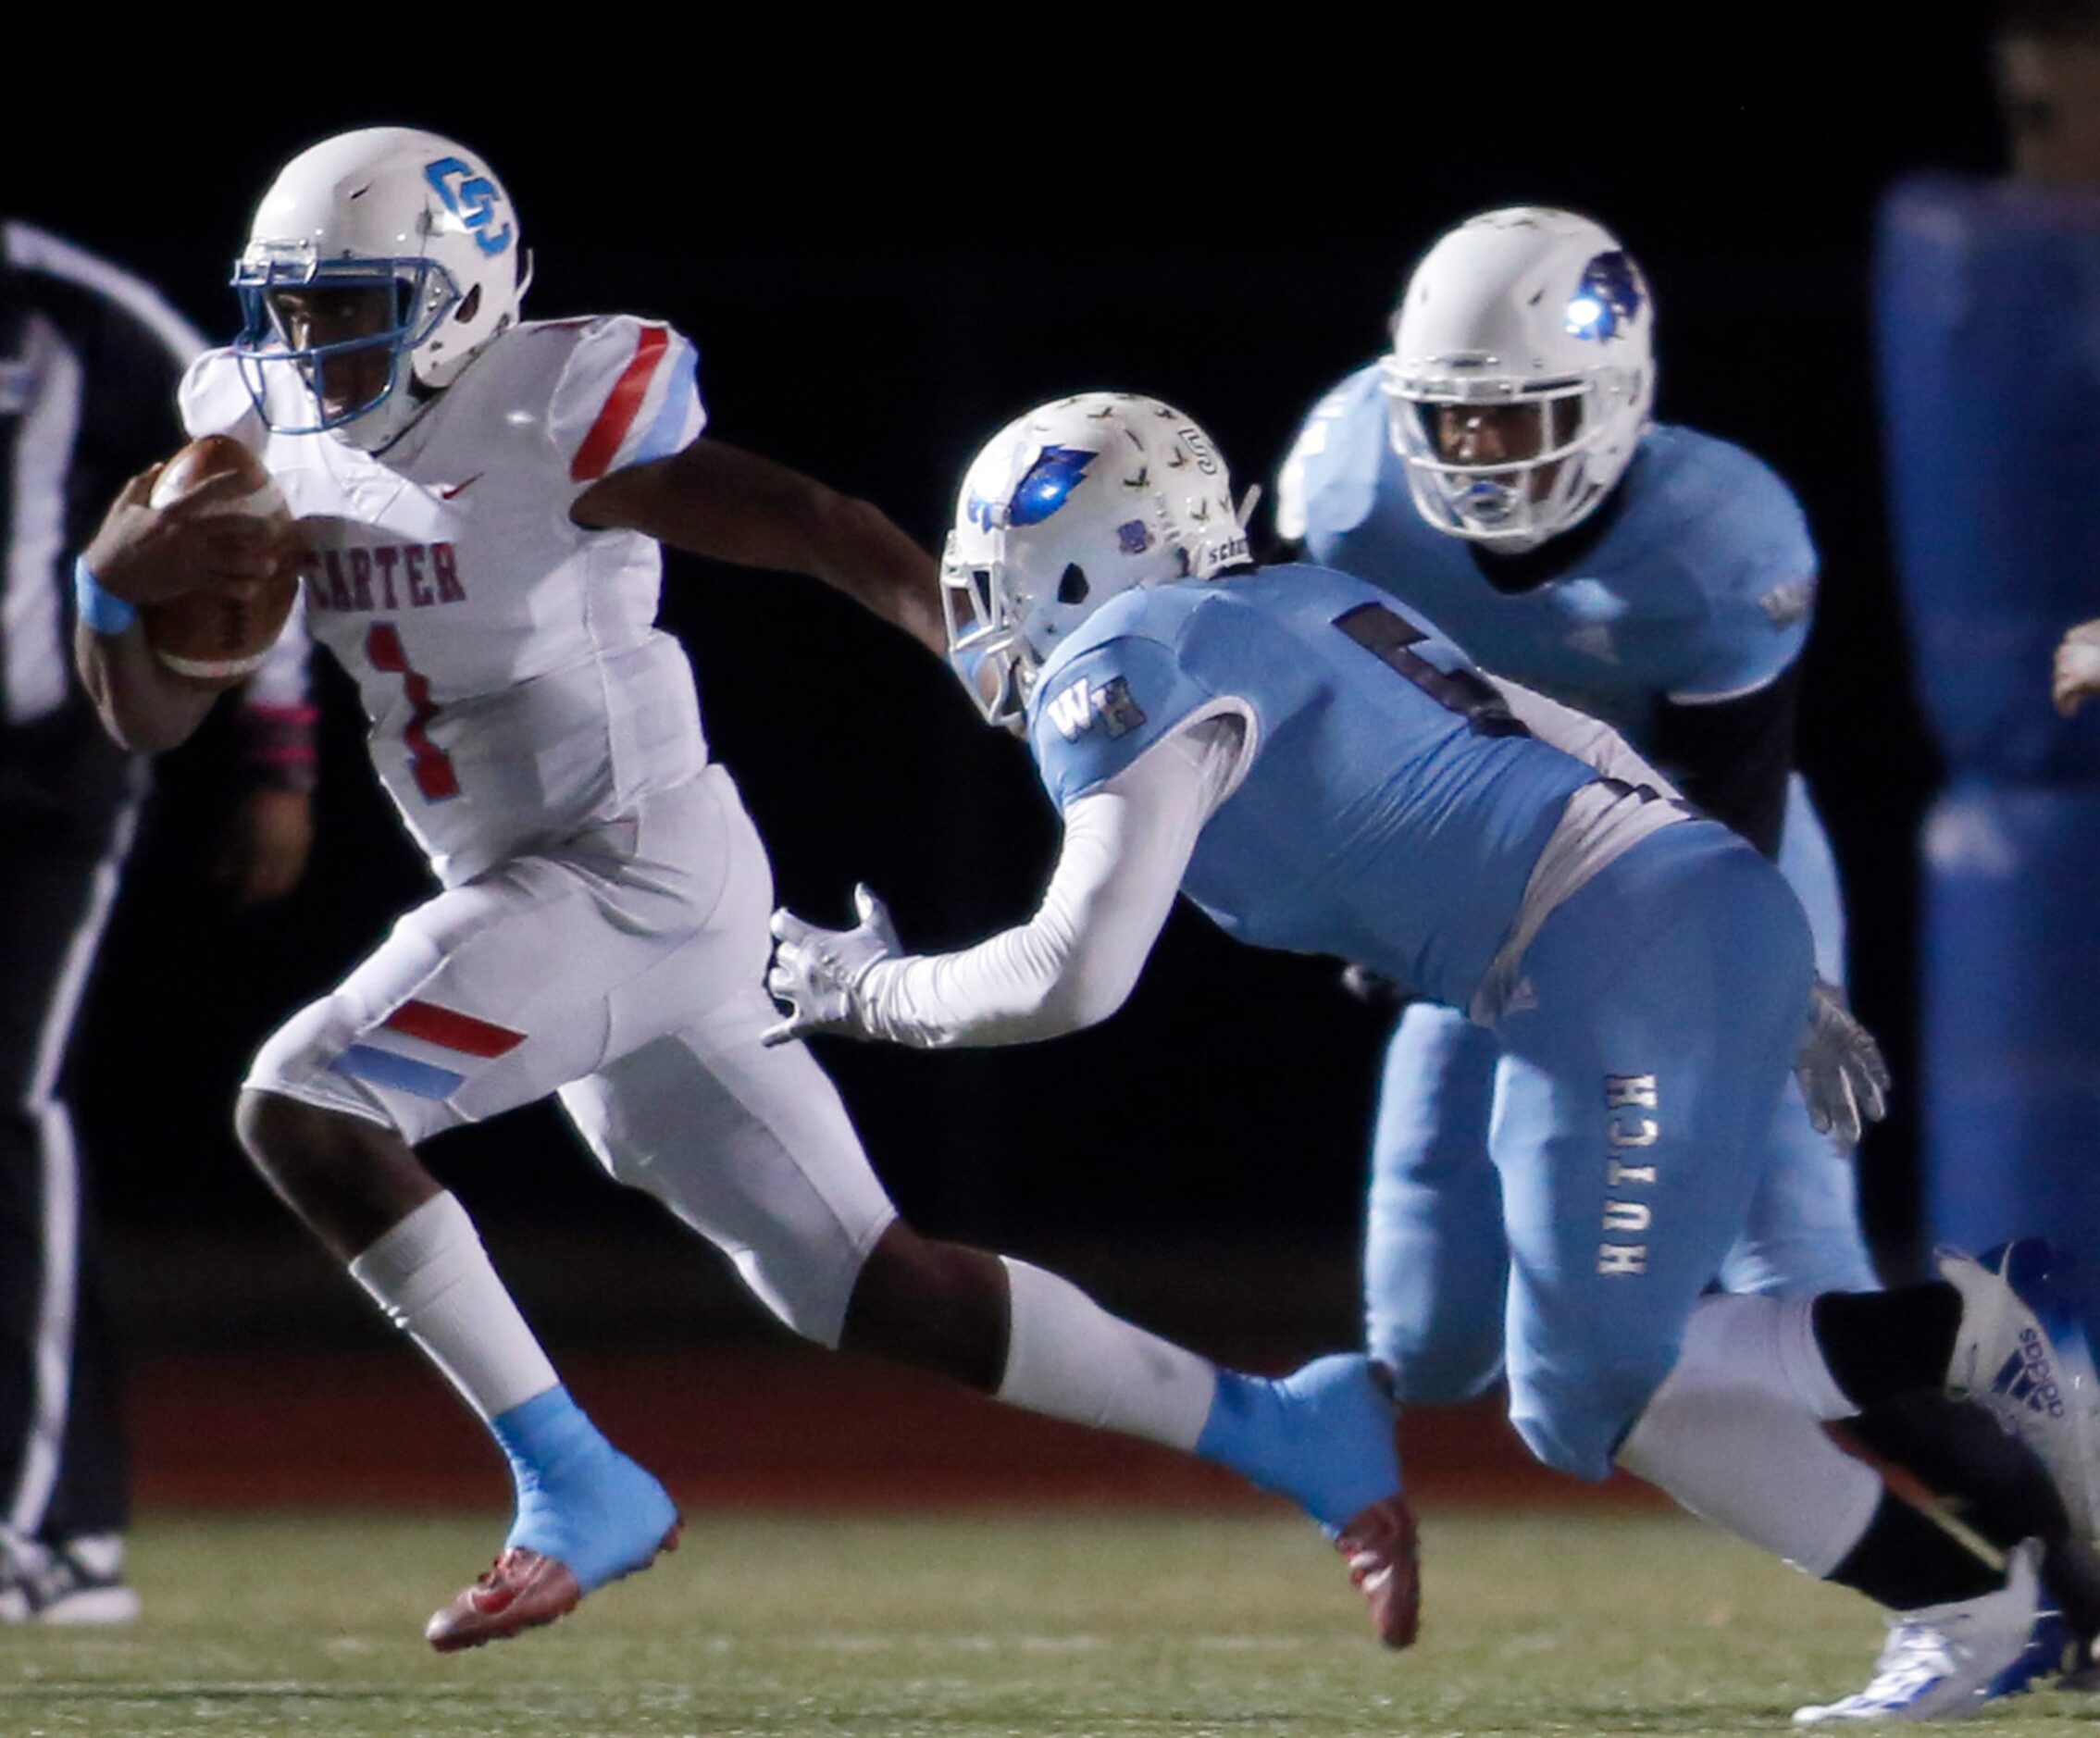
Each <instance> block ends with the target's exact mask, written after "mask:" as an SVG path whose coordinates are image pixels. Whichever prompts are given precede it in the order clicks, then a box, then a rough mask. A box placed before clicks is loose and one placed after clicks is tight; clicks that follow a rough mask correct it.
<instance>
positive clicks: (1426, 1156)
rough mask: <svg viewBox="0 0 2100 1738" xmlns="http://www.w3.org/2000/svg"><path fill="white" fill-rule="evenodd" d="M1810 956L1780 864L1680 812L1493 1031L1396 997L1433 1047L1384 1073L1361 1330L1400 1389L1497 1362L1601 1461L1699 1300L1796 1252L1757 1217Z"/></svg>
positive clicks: (1541, 1451) (1597, 1474)
mask: <svg viewBox="0 0 2100 1738" xmlns="http://www.w3.org/2000/svg"><path fill="white" fill-rule="evenodd" d="M1811 951H1812V942H1811V937H1810V935H1809V929H1808V923H1807V921H1806V919H1805V917H1804V916H1803V913H1802V911H1801V907H1800V905H1799V903H1798V902H1797V900H1796V898H1795V897H1794V895H1793V894H1792V893H1791V892H1790V891H1789V889H1788V888H1787V885H1786V883H1785V882H1784V881H1783V880H1782V879H1781V878H1780V876H1779V875H1778V874H1777V873H1776V872H1775V871H1774V870H1773V869H1772V867H1771V865H1770V864H1769V863H1766V862H1765V861H1764V860H1763V859H1762V858H1760V857H1759V856H1758V854H1757V853H1756V852H1755V851H1753V850H1750V849H1749V848H1748V847H1747V846H1746V845H1743V844H1742V843H1741V842H1740V841H1738V840H1736V839H1735V838H1733V835H1731V834H1729V833H1727V832H1726V831H1725V830H1724V829H1723V828H1721V827H1720V826H1717V825H1715V824H1712V823H1687V824H1684V825H1683V826H1672V827H1669V828H1666V829H1665V830H1664V831H1663V832H1661V833H1659V834H1656V835H1654V836H1653V837H1652V838H1648V839H1646V840H1644V841H1643V842H1642V843H1641V844H1640V845H1638V846H1636V847H1635V848H1634V850H1631V851H1629V852H1628V853H1627V854H1626V855H1625V856H1624V857H1622V858H1621V859H1620V860H1619V861H1618V862H1617V863H1612V864H1610V865H1609V867H1608V868H1606V869H1605V870H1603V871H1602V872H1601V873H1600V874H1599V875H1597V878H1596V879H1595V880H1593V881H1592V882H1590V884H1589V885H1588V886H1587V887H1585V888H1583V889H1582V890H1581V891H1580V892H1578V893H1576V894H1575V895H1574V896H1573V898H1572V899H1571V900H1568V902H1567V903H1566V904H1564V905H1563V906H1561V907H1560V909H1559V911H1557V912H1554V913H1553V914H1552V915H1551V916H1550V917H1549V918H1548V919H1547V922H1546V924H1545V925H1543V926H1542V927H1541V929H1540V931H1539V934H1538V937H1537V938H1536V939H1535V941H1534V942H1533V943H1532V945H1531V948H1530V949H1529V950H1527V952H1526V954H1525V956H1524V961H1523V968H1522V977H1523V980H1524V982H1525V983H1526V984H1527V985H1528V987H1529V994H1528V995H1527V996H1526V997H1525V998H1524V999H1523V1005H1522V1009H1521V1011H1520V1012H1512V1013H1510V1014H1507V1015H1505V1016H1504V1018H1503V1020H1502V1022H1501V1024H1500V1026H1499V1028H1498V1031H1497V1033H1495V1034H1489V1033H1486V1032H1485V1031H1481V1030H1479V1029H1478V1028H1474V1027H1470V1026H1468V1025H1466V1024H1465V1023H1464V1022H1462V1021H1453V1020H1445V1021H1438V1022H1435V1024H1427V1023H1424V1024H1423V1025H1422V1026H1419V1027H1417V1026H1416V1025H1415V1022H1416V1017H1417V1015H1418V1013H1422V1012H1433V1011H1429V1010H1417V1009H1410V1011H1409V1016H1408V1023H1407V1027H1408V1028H1412V1029H1411V1030H1409V1029H1404V1030H1403V1037H1405V1038H1409V1039H1410V1049H1411V1053H1412V1057H1413V1058H1414V1059H1420V1058H1421V1057H1423V1055H1424V1054H1425V1053H1426V1054H1427V1055H1428V1056H1429V1058H1430V1060H1431V1061H1434V1062H1436V1063H1439V1064H1443V1065H1441V1066H1436V1067H1434V1068H1432V1069H1430V1070H1427V1071H1419V1072H1418V1070H1417V1069H1410V1074H1408V1075H1407V1076H1405V1077H1404V1084H1405V1089H1404V1090H1399V1091H1396V1090H1395V1086H1396V1076H1395V1075H1394V1074H1392V1073H1390V1072H1389V1073H1388V1074H1387V1079H1386V1101H1385V1103H1384V1104H1383V1105H1382V1107H1381V1115H1380V1136H1381V1144H1380V1149H1379V1151H1380V1160H1381V1171H1380V1174H1379V1178H1378V1186H1377V1187H1376V1189H1375V1190H1374V1192H1373V1210H1374V1219H1373V1233H1372V1245H1371V1247H1372V1251H1373V1262H1374V1265H1373V1267H1372V1269H1371V1273H1372V1278H1373V1306H1372V1326H1373V1341H1372V1344H1373V1350H1374V1351H1375V1352H1376V1353H1377V1355H1378V1356H1380V1357H1381V1358H1383V1359H1386V1361H1388V1362H1390V1363H1391V1364H1392V1365H1393V1367H1394V1370H1395V1373H1396V1378H1397V1380H1398V1384H1399V1393H1400V1397H1401V1398H1402V1399H1403V1401H1422V1400H1448V1399H1456V1398H1461V1397H1465V1396H1468V1395H1471V1394H1474V1393H1477V1392H1479V1390H1480V1389H1482V1388H1483V1387H1485V1385H1486V1384H1488V1383H1489V1382H1490V1381H1491V1380H1492V1379H1493V1377H1494V1375H1495V1373H1496V1372H1497V1370H1498V1369H1500V1368H1502V1367H1503V1365H1504V1363H1505V1362H1506V1364H1507V1369H1508V1374H1509V1380H1510V1418H1511V1420H1512V1421H1513V1422H1514V1423H1515V1424H1516V1425H1517V1428H1518V1429H1519V1431H1520V1432H1521V1433H1522V1434H1523V1436H1524V1438H1525V1440H1526V1442H1527V1443H1529V1444H1530V1446H1531V1447H1532V1449H1533V1451H1534V1452H1535V1454H1537V1455H1538V1457H1539V1458H1540V1459H1542V1460H1545V1461H1547V1463H1548V1464H1549V1465H1552V1466H1556V1467H1559V1468H1560V1469H1561V1470H1562V1471H1569V1472H1572V1473H1575V1474H1577V1475H1578V1476H1580V1477H1584V1478H1602V1477H1604V1476H1605V1475H1606V1473H1607V1472H1608V1471H1609V1469H1610V1460H1611V1456H1612V1453H1613V1452H1614V1450H1615V1449H1616V1447H1617V1446H1618V1444H1619V1441H1620V1439H1621V1438H1622V1436H1623V1435H1624V1434H1625V1433H1626V1431H1627V1430H1629V1429H1630V1428H1631V1427H1632V1425H1633V1422H1634V1419H1636V1418H1637V1417H1638V1416H1639V1414H1640V1411H1641V1409H1642V1408H1643V1407H1644V1406H1645V1405H1646V1403H1647V1399H1648V1397H1649V1396H1650V1395H1651V1394H1652V1393H1653V1392H1654V1390H1655V1388H1656V1386H1657V1385H1658V1384H1659V1383H1660V1382H1661V1380H1662V1378H1663V1377H1664V1375H1666V1374H1667V1373H1668V1372H1669V1370H1670V1368H1671V1364H1672V1363H1673V1362H1674V1361H1675V1359H1676V1355H1677V1348H1678V1343H1679V1340H1680V1338H1681V1336H1682V1334H1683V1331H1684V1322H1685V1321H1686V1320H1687V1319H1688V1317H1689V1315H1690V1313H1691V1310H1692V1307H1693V1305H1694V1303H1695V1302H1696V1299H1697V1297H1698V1296H1699V1294H1700V1293H1701V1292H1702V1291H1703V1290H1704V1289H1706V1287H1707V1285H1709V1282H1710V1281H1711V1280H1712V1279H1713V1278H1714V1276H1715V1275H1716V1274H1717V1273H1719V1272H1721V1271H1722V1269H1723V1266H1724V1264H1726V1263H1729V1262H1731V1261H1732V1260H1735V1261H1736V1265H1737V1266H1738V1267H1739V1268H1740V1269H1741V1270H1742V1271H1744V1272H1749V1271H1750V1270H1751V1268H1752V1267H1753V1266H1754V1265H1755V1262H1756V1261H1757V1260H1770V1259H1772V1258H1773V1256H1774V1255H1775V1253H1776V1251H1777V1250H1778V1249H1780V1248H1784V1247H1790V1239H1788V1238H1785V1237H1779V1238H1767V1239H1764V1240H1763V1241H1762V1242H1760V1240H1759V1239H1758V1238H1756V1237H1753V1236H1751V1235H1747V1234H1748V1233H1749V1231H1750V1228H1751V1227H1752V1225H1753V1223H1755V1222H1756V1221H1757V1219H1758V1216H1759V1215H1760V1214H1762V1213H1764V1212H1765V1211H1766V1210H1767V1208H1768V1207H1769V1206H1770V1204H1771V1203H1772V1202H1773V1201H1774V1200H1775V1199H1776V1192H1775V1190H1774V1189H1773V1187H1772V1186H1771V1173H1773V1172H1774V1171H1775V1170H1777V1169H1778V1168H1779V1166H1778V1163H1777V1152H1778V1148H1777V1146H1776V1144H1775V1143H1774V1142H1773V1141H1772V1140H1771V1138H1770V1131H1771V1129H1772V1128H1773V1126H1774V1123H1775V1119H1776V1116H1777V1113H1778V1111H1779V1110H1780V1105H1781V1100H1782V1095H1783V1090H1784V1089H1785V1088H1786V1087H1787V1086H1789V1084H1790V1082H1791V1072H1792V1063H1793V1058H1794V1052H1795V1049H1796V1046H1797V1044H1798V1042H1799V1039H1800V1036H1801V1031H1802V1027H1803V1024H1804V1021H1805V1019H1806V1016H1807V1009H1808V987H1809V983H1810V979H1811V975H1812V969H1813V968H1812V965H1811ZM1432 1038H1434V1039H1440V1040H1443V1042H1442V1044H1441V1047H1440V1048H1433V1047H1432V1046H1431V1045H1430V1044H1429V1043H1428V1042H1427V1040H1429V1039H1432ZM1491 1083H1492V1091H1491V1090H1490V1084H1491ZM1491 1101H1492V1103H1493V1107H1494V1109H1493V1114H1492V1117H1490V1115H1489V1111H1488V1106H1489V1104H1490V1102H1491ZM1795 1108H1796V1111H1797V1110H1798V1105H1797V1104H1796V1107H1795ZM1805 1125H1806V1124H1805V1119H1804V1126H1805ZM1819 1138H1820V1137H1819ZM1393 1151H1405V1152H1407V1153H1408V1154H1409V1156H1410V1161H1409V1162H1408V1163H1407V1164H1406V1165H1405V1166H1401V1167H1393V1168H1386V1166H1385V1164H1384V1161H1385V1159H1386V1155H1387V1154H1388V1153H1389V1152H1393ZM1788 1194H1789V1198H1791V1199H1793V1200H1794V1202H1795V1207H1794V1208H1793V1209H1792V1211H1794V1212H1796V1214H1797V1215H1798V1213H1799V1212H1800V1210H1801V1209H1800V1192H1799V1191H1798V1190H1793V1191H1789V1192H1788ZM1846 1203H1847V1205H1848V1204H1849V1196H1848V1195H1847V1197H1846ZM1846 1220H1847V1223H1849V1214H1847V1215H1846ZM1808 1241H1810V1242H1817V1241H1820V1239H1809V1240H1808ZM1758 1248H1762V1249H1763V1250H1764V1251H1765V1253H1764V1254H1763V1255H1762V1256H1758V1257H1755V1258H1753V1257H1752V1256H1750V1255H1747V1254H1744V1253H1743V1252H1745V1251H1746V1250H1753V1249H1758ZM1738 1257H1740V1260H1737V1258H1738Z"/></svg>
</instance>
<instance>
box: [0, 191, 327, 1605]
mask: <svg viewBox="0 0 2100 1738" xmlns="http://www.w3.org/2000/svg"><path fill="white" fill-rule="evenodd" d="M203 348H204V341H203V340H202V339H201V338H200V337H199V336H198V335H197V334H196V332H195V331H193V329H191V328H190V326H189V325H188V323H187V322H186V321H184V320H183V318H182V317H181V316H180V315H179V314H177V313H176V312H175V310H174V309H173V308H171V307H169V306H168V304H167V303H166V302H164V301H163V300H162V299H161V297H160V296H159V295H158V294H157V293H156V292H155V291H154V290H153V289H152V288H150V287H149V286H148V285H146V284H145V283H143V282H142V281H141V280H140V279H137V278H134V277H132V276H130V274H128V273H126V272H123V271H120V270H118V268H117V267H113V266H111V265H109V264H107V263H106V261H104V260H101V259H98V258H96V257H94V256H93V255H92V254H88V253H86V252H84V251H83V250H81V249H80V248H78V247H75V246H73V245H72V244H71V243H69V242H64V241H61V240H59V239H58V238H57V237H56V236H53V235H49V234H46V233H45V232H43V230H37V229H34V228H32V227H31V226H30V225H28V224H24V223H16V222H9V223H6V224H0V443H4V453H0V458H4V467H5V473H6V476H7V477H8V478H10V479H11V482H10V485H9V487H8V489H7V490H6V491H5V493H4V494H0V552H4V554H5V567H4V569H0V571H4V574H5V605H6V607H5V609H4V610H0V623H4V627H0V707H4V716H0V1068H4V1069H5V1071H6V1112H5V1116H4V1117H0V1622H20V1621H39V1622H49V1623H110V1622H124V1621H128V1620H130V1619H131V1618H132V1617H134V1616H135V1615H136V1614H137V1611H138V1596H137V1595H136V1594H135V1593H134V1592H133V1590H132V1589H131V1588H130V1585H129V1584H128V1583H126V1580H125V1577H124V1547H123V1535H124V1533H125V1530H126V1528H127V1527H128V1526H129V1524H130V1467H129V1461H128V1458H127V1454H126V1448H125V1437H124V1428H123V1421H122V1416H121V1413H122V1405H121V1395H120V1392H119V1388H120V1382H119V1374H118V1359H117V1350H116V1347H115V1345H114V1343H113V1339H112V1335H111V1326H110V1322H109V1319H108V1314H107V1306H106V1300H105V1298H104V1296H103V1287H102V1278H101V1269H100V1262H99V1257H98V1253H97V1244H96V1238H95V1235H94V1229H93V1218H92V1215H91V1213H90V1211H89V1204H88V1190H87V1188H86V1183H85V1177H84V1175H83V1168H82V1164H81V1154H80V1151H79V1148H78V1145H77V1143H76V1140H75V1137H74V1132H73V1123H72V1117H71V1112H70V1111H69V1109H68V1103H67V1099H66V1095H65V1091H64V1086H63V1080H64V1074H65V1069H66V1064H67V1058H68V1046H69V1041H70V1038H71V1035H72V1030H73V1024H74V1020H75V1016H76V1015H77V1013H78V1012H79V1010H80V1007H81V998H82V994H83V992H84V990H85V988H86V987H87V983H88V979H89V976H90V975H91V973H92V971H93V966H94V962H95V955H96V951H97V949H98V948H99V946H100V943H101V941H102V937H103V932H104V928H105V926H106V923H107V920H108V917H109V912H110V909H111V906H112V905H113V904H114V902H115V900H116V897H117V890H118V877H119V875H121V873H122V870H123V865H124V860H125V856H126V853H127V852H128V850H130V844H131V839H132V836H133V833H134V831H135V829H136V826H137V823H138V815H139V807H140V801H141V798H142V796H143V793H144V790H145V788H146V784H147V779H146V775H145V768H144V766H143V763H141V762H140V761H139V760H138V759H136V758H135V757H134V756H131V755H129V754H126V753H125V752H123V751H121V750H119V749H118V747H117V746H116V745H115V744H113V743H112V742H111V741H110V740H109V739H108V738H107V737H106V735H105V734H104V732H103V731H102V730H101V729H100V728H99V727H98V726H97V725H96V722H95V716H94V709H93V705H92V704H90V702H89V701H88V699H87V696H86V695H85V694H84V693H83V692H82V691H81V688H80V686H79V685H78V683H77V682H76V681H75V680H74V677H73V668H72V659H71V657H70V656H69V654H68V639H69V635H68V615H69V612H70V607H71V603H70V599H71V590H72V583H71V581H72V576H71V565H72V559H73V555H74V553H75V552H77V551H78V550H79V549H80V548H81V545H82V544H83V543H85V542H86V540H87V538H88V534H89V533H90V532H91V531H92V530H93V526H94V519H93V514H94V512H95V511H97V510H98V509H99V508H100V506H101V504H102V503H103V502H104V501H106V499H107V498H108V496H109V494H110V492H111V491H112V490H114V489H116V488H117V487H118V484H119V483H121V482H122V481H123V479H124V478H127V477H129V476H130V475H131V474H132V473H133V472H134V471H136V470H137V469H138V468H139V467H140V466H142V465H144V464H146V463H148V462H149V461H150V460H152V459H153V458H154V457H155V456H156V455H157V454H159V453H165V452H167V451H168V450H169V449H170V448H171V447H172V446H173V445H174V444H175V443H176V441H178V440H179V438H180V425H179V424H178V422H177V420H176V417H175V414H174V389H175V385H176V382H177V381H178V380H179V379H180V378H181V373H182V370H183V368H184V367H185V366H187V365H188V364H189V362H190V361H191V359H192V358H193V356H195V355H196V354H197V353H198V352H199V351H201V350H202V349H203ZM311 725H312V714H311V712H310V710H309V709H308V707H307V703H306V695H305V690H304V657H303V645H302V641H301V638H300V636H299V635H298V634H297V633H295V632H294V633H292V634H290V635H288V636H287V637H286V639H285V641H284V643H283V646H282V648H281V650H280V653H279V654H278V655H276V656H275V657H274V658H273V660H272V663H271V664H270V666H269V668H268V669H267V672H266V673H265V674H264V675H263V676H261V677H258V678H257V679H256V680H255V681H253V682H251V683H250V684H249V685H248V687H247V689H245V690H244V696H243V706H242V726H243V728H242V757H243V761H244V763H245V768H244V770H245V772H246V774H247V775H248V782H249V785H250V787H251V788H249V789H248V790H247V791H246V793H245V795H244V796H243V798H242V801H241V803H240V804H239V806H238V807H237V809H236V810H235V812H234V826H233V830H232V835H231V837H230V838H229V839H228V840H227V842H226V850H227V853H228V855H227V859H226V863H227V869H228V872H229V873H230V875H231V877H232V880H233V891H234V892H235V894H236V896H237V897H238V898H240V899H241V900H242V901H244V902H245V901H248V900H255V899H266V898H274V897H276V896H278V895H280V894H282V893H284V892H287V891H289V890H290V888H291V887H292V883H294V882H295V881H296V880H297V879H298V877H299V875H300V873H301V871H302V869H303V868H304V863H305V853H306V845H307V841H308V838H309V837H310V815H309V810H308V799H307V790H308V788H309V785H310V782H311V776H312V770H313V741H312V731H311Z"/></svg>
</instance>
